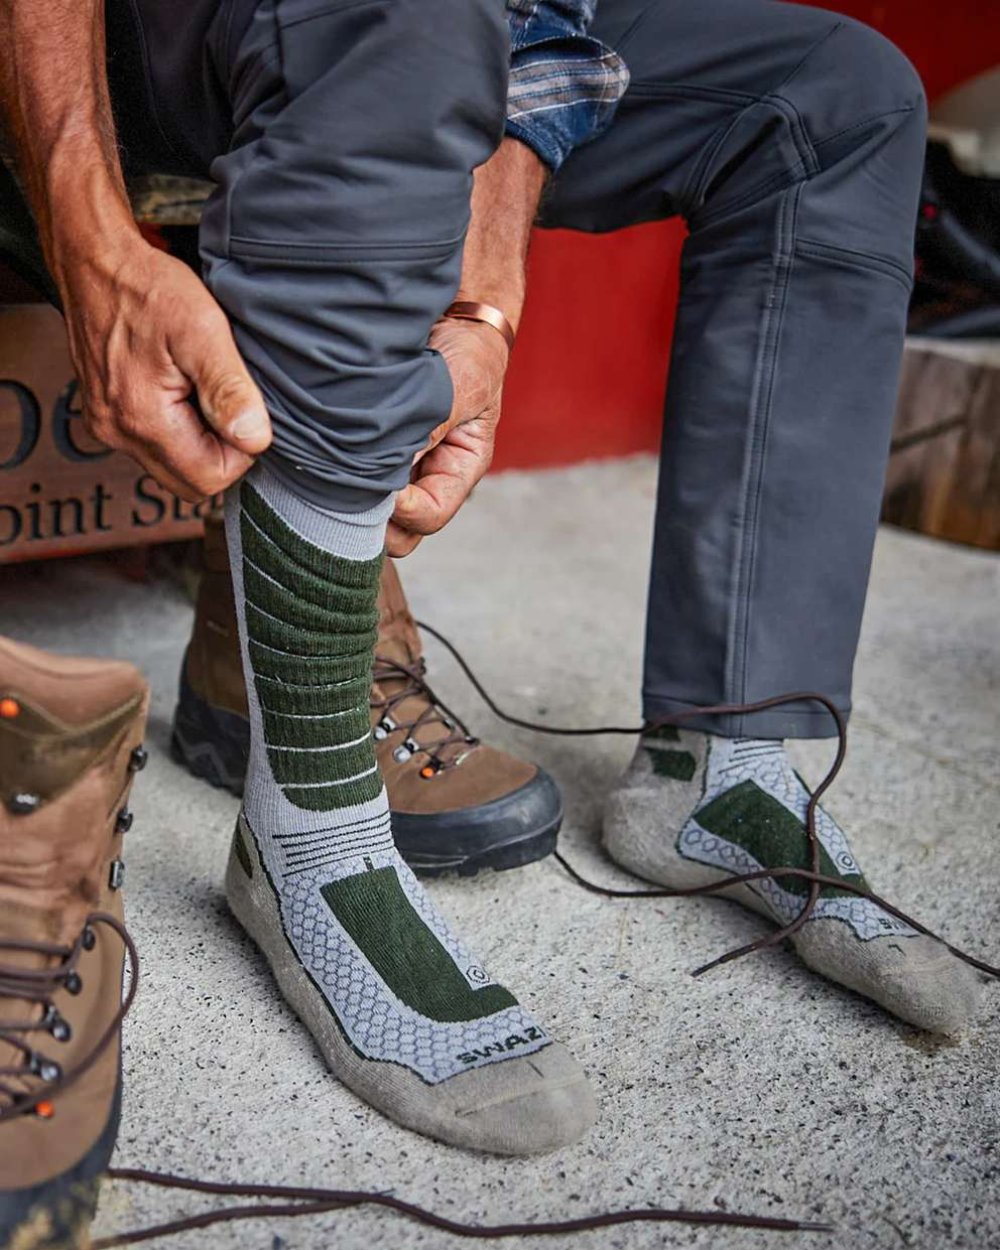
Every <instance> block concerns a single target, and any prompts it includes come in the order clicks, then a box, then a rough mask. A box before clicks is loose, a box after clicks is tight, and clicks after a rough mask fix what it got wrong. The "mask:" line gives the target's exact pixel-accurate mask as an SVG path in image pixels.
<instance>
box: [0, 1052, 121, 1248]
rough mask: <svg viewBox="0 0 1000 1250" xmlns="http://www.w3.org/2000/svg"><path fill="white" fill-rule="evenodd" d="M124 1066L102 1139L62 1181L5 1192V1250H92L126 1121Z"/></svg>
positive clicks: (1, 1244) (1, 1232)
mask: <svg viewBox="0 0 1000 1250" xmlns="http://www.w3.org/2000/svg"><path fill="white" fill-rule="evenodd" d="M121 1104H122V1077H121V1067H120V1066H119V1071H118V1082H117V1085H116V1086H115V1096H114V1101H113V1102H112V1104H111V1113H110V1114H109V1116H108V1120H107V1123H106V1124H105V1126H104V1128H103V1130H102V1131H101V1135H100V1137H99V1138H98V1139H97V1141H96V1142H94V1144H93V1145H92V1146H91V1148H90V1149H89V1150H88V1151H87V1153H86V1154H85V1155H84V1156H83V1158H82V1159H81V1160H80V1161H79V1163H77V1164H76V1166H75V1167H73V1168H71V1169H70V1170H69V1171H68V1172H64V1173H63V1174H62V1175H61V1176H55V1177H53V1178H52V1179H51V1180H48V1181H43V1182H42V1183H40V1184H38V1185H32V1186H30V1187H29V1188H28V1189H14V1190H7V1191H4V1192H0V1250H86V1247H87V1246H89V1245H90V1224H91V1221H92V1220H93V1218H94V1213H95V1212H96V1210H97V1200H98V1197H99V1195H100V1188H101V1178H102V1177H103V1175H104V1172H105V1171H106V1170H107V1166H108V1163H109V1162H110V1160H111V1155H112V1153H113V1152H114V1148H115V1142H116V1141H117V1140H118V1124H119V1121H120V1120H121Z"/></svg>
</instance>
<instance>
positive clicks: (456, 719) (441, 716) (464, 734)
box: [370, 652, 479, 773]
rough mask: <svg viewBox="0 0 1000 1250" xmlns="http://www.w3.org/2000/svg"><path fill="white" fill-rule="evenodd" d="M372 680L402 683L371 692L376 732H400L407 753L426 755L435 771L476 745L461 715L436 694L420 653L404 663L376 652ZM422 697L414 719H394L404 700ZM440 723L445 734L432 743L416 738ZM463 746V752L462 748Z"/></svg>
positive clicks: (459, 759)
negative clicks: (377, 717)
mask: <svg viewBox="0 0 1000 1250" xmlns="http://www.w3.org/2000/svg"><path fill="white" fill-rule="evenodd" d="M372 680H373V682H374V684H375V685H376V686H381V685H382V684H383V683H386V682H397V681H401V682H402V683H403V685H402V687H401V688H400V689H399V690H393V691H392V693H391V694H385V695H383V696H382V697H376V696H375V695H374V693H373V695H372V698H371V700H370V705H371V707H373V708H377V709H378V710H379V711H380V712H381V715H382V721H381V722H380V724H379V725H377V726H376V734H377V733H378V730H379V729H381V730H382V731H383V732H384V733H385V734H390V733H395V732H396V731H398V730H402V731H403V735H404V741H403V745H404V746H405V747H406V749H407V750H408V751H409V753H410V755H420V754H423V755H426V756H427V759H428V766H429V767H430V768H433V770H434V772H435V773H438V772H442V771H443V770H444V769H445V768H453V767H454V766H455V765H456V764H458V763H460V762H461V759H462V757H463V756H464V755H465V753H466V751H468V750H471V748H473V747H475V746H478V745H479V739H478V738H474V737H473V736H472V734H470V733H469V731H468V729H467V728H466V726H465V724H464V723H463V721H462V718H461V717H460V716H457V715H456V714H455V713H454V712H453V711H452V710H451V708H450V707H448V705H447V704H446V703H444V702H443V700H442V699H440V698H439V697H438V695H437V694H436V693H435V691H434V690H433V689H432V688H431V686H430V684H429V682H428V681H427V664H426V662H425V661H424V659H423V657H422V656H421V657H420V659H419V660H417V661H416V663H414V664H403V663H401V662H400V661H398V660H393V659H390V658H389V657H388V656H385V655H379V654H378V652H376V653H375V668H374V671H373V674H372ZM412 698H418V699H423V700H424V701H425V703H426V706H425V708H424V710H423V711H422V712H421V713H420V715H419V716H418V717H417V718H416V719H415V720H410V721H397V720H396V719H395V717H394V716H393V713H394V711H395V709H396V708H397V707H399V706H400V705H401V704H402V703H404V702H405V701H406V700H407V699H412ZM434 724H440V725H442V726H443V727H444V729H445V731H446V732H445V736H444V737H443V738H440V739H438V740H437V741H435V742H430V743H427V744H423V743H420V742H418V741H417V738H416V734H417V732H418V731H419V730H420V729H422V728H424V727H425V726H428V725H434ZM462 747H464V748H465V751H462V750H461V748H462Z"/></svg>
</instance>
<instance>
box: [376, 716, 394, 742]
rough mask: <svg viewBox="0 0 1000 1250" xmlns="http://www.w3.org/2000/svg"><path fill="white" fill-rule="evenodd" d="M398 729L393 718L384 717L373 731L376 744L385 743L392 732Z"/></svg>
mask: <svg viewBox="0 0 1000 1250" xmlns="http://www.w3.org/2000/svg"><path fill="white" fill-rule="evenodd" d="M395 728H396V723H395V721H394V720H393V719H392V717H391V716H383V717H382V719H381V720H380V721H379V722H378V724H377V725H376V726H375V728H374V729H373V730H372V737H373V738H374V739H375V741H376V742H383V741H384V740H385V739H386V738H388V736H389V735H390V734H391V733H392V731H393V730H394V729H395Z"/></svg>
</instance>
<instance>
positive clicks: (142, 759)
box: [128, 745, 149, 773]
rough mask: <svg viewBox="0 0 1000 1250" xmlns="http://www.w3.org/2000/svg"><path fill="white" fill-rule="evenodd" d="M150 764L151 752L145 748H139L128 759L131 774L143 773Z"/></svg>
mask: <svg viewBox="0 0 1000 1250" xmlns="http://www.w3.org/2000/svg"><path fill="white" fill-rule="evenodd" d="M148 762H149V752H148V751H147V750H146V748H145V747H144V746H142V745H140V746H137V747H136V748H135V750H134V751H133V752H132V754H131V755H130V756H129V757H128V770H129V772H130V773H141V772H142V770H143V769H144V768H145V767H146V765H147V763H148Z"/></svg>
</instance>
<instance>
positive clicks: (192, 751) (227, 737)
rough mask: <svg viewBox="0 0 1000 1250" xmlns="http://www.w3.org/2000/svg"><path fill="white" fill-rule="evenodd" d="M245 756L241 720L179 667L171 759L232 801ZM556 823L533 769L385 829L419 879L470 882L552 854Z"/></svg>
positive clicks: (400, 817) (549, 786)
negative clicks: (497, 789) (486, 797)
mask: <svg viewBox="0 0 1000 1250" xmlns="http://www.w3.org/2000/svg"><path fill="white" fill-rule="evenodd" d="M249 752H250V724H249V722H248V721H247V720H246V719H245V718H244V717H242V716H239V715H237V714H236V713H235V712H228V711H225V710H224V709H222V708H215V707H213V706H212V705H211V704H210V703H208V702H207V701H206V700H205V699H203V698H201V696H200V695H197V694H195V692H194V691H193V690H192V689H191V686H190V685H189V684H188V681H187V677H186V673H185V671H184V669H183V668H182V670H181V682H180V693H179V699H178V703H177V709H176V711H175V713H174V724H173V732H172V734H171V738H170V754H171V756H172V757H173V759H174V761H175V762H176V763H178V764H180V765H181V766H182V767H184V768H186V769H187V770H188V772H189V773H191V774H192V775H193V776H195V777H199V778H200V779H201V780H202V781H207V782H208V783H209V785H212V786H215V787H216V788H217V789H220V790H228V791H229V793H230V794H234V795H236V796H237V798H239V797H241V796H242V794H243V784H244V778H245V775H246V761H247V756H248V755H249ZM562 820H563V806H562V796H561V795H560V793H559V789H558V787H557V786H556V783H555V782H554V781H553V780H552V778H551V777H550V776H549V775H548V773H546V772H544V771H543V770H542V769H539V770H538V772H537V773H536V775H535V776H534V777H533V778H532V779H531V780H530V781H529V782H527V783H526V784H525V785H523V786H521V787H520V789H518V790H514V791H512V792H511V793H510V794H505V795H503V796H502V797H501V798H499V799H494V800H492V801H491V802H488V803H481V804H479V805H478V806H476V807H466V808H462V809H460V810H457V811H448V812H431V813H413V812H396V811H394V812H393V813H392V831H393V836H394V838H395V841H396V846H397V848H398V849H399V853H400V855H402V857H403V859H405V860H406V862H407V863H408V864H409V865H410V867H411V868H412V869H413V871H414V872H415V873H417V874H419V875H420V876H422V877H443V876H445V875H447V874H449V873H456V874H457V875H458V876H460V877H474V876H476V875H477V873H480V872H483V871H485V870H489V869H492V870H493V871H495V872H504V871H506V870H507V869H509V868H521V867H523V865H525V864H532V863H534V862H535V861H536V860H540V859H545V857H546V856H548V855H551V854H552V852H553V851H554V850H555V849H556V843H557V840H558V835H559V830H560V828H561V826H562Z"/></svg>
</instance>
